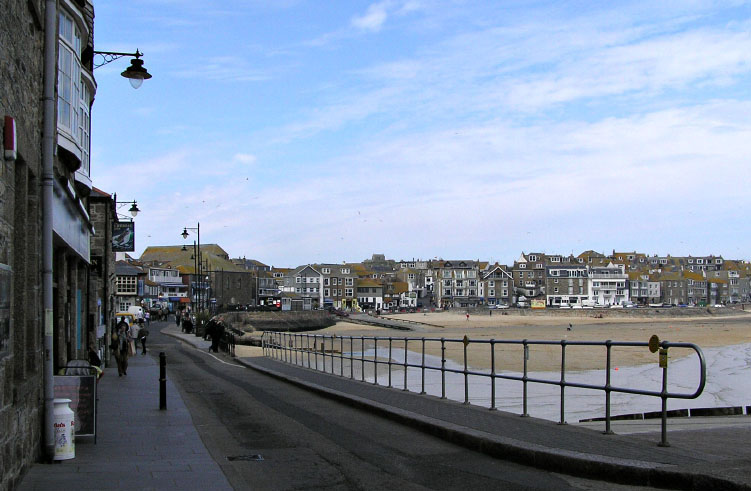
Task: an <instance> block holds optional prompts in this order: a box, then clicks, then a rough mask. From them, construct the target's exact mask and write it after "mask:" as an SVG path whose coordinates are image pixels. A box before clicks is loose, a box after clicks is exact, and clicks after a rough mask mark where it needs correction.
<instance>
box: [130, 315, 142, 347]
mask: <svg viewBox="0 0 751 491" xmlns="http://www.w3.org/2000/svg"><path fill="white" fill-rule="evenodd" d="M142 322H143V319H138V320H137V321H136V322H133V323H132V324H131V325H130V329H128V337H130V340H131V341H133V349H132V350H130V354H131V355H135V354H136V350H137V349H138V340H139V339H140V337H139V336H138V333H139V332H140V331H141V326H142Z"/></svg>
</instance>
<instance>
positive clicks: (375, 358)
mask: <svg viewBox="0 0 751 491" xmlns="http://www.w3.org/2000/svg"><path fill="white" fill-rule="evenodd" d="M373 372H374V373H373V385H378V337H377V336H373Z"/></svg>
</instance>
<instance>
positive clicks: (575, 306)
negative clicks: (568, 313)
mask: <svg viewBox="0 0 751 491" xmlns="http://www.w3.org/2000/svg"><path fill="white" fill-rule="evenodd" d="M571 308H572V309H583V308H584V307H582V306H581V305H572V306H571Z"/></svg>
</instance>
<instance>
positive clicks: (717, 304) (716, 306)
mask: <svg viewBox="0 0 751 491" xmlns="http://www.w3.org/2000/svg"><path fill="white" fill-rule="evenodd" d="M712 307H714V308H716V309H721V308H722V307H724V305H722V304H721V303H716V304H714V305H712Z"/></svg>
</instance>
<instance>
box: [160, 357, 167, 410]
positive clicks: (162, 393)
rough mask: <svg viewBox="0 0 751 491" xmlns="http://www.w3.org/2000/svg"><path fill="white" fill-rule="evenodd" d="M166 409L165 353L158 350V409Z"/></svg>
mask: <svg viewBox="0 0 751 491" xmlns="http://www.w3.org/2000/svg"><path fill="white" fill-rule="evenodd" d="M165 409H167V355H166V354H164V351H160V352H159V410H160V411H164V410H165Z"/></svg>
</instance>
